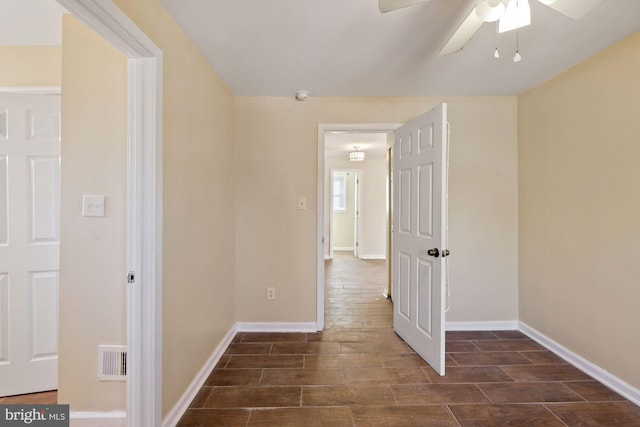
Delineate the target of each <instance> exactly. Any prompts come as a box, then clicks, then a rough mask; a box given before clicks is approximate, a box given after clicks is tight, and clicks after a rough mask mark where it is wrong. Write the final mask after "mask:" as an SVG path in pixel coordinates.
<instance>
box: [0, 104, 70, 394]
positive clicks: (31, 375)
mask: <svg viewBox="0 0 640 427" xmlns="http://www.w3.org/2000/svg"><path fill="white" fill-rule="evenodd" d="M59 205H60V96H59V95H28V94H0V378H2V380H1V381H0V396H7V395H14V394H23V393H32V392H37V391H44V390H52V389H56V388H57V386H58V283H59V271H58V270H59V252H60V213H59V212H60V207H59Z"/></svg>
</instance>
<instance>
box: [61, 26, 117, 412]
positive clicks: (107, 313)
mask: <svg viewBox="0 0 640 427" xmlns="http://www.w3.org/2000/svg"><path fill="white" fill-rule="evenodd" d="M62 43H63V46H64V48H63V50H62V66H63V70H62V88H63V93H64V96H63V97H62V117H63V120H62V171H61V181H62V191H61V203H60V217H61V238H60V242H61V244H60V311H59V313H60V320H59V322H60V323H59V325H60V326H59V328H60V359H59V374H58V376H59V386H58V390H59V391H58V392H59V395H58V400H59V402H61V403H69V404H71V410H72V411H89V410H91V411H108V410H116V409H124V408H125V383H124V382H100V381H99V380H98V378H97V372H98V344H115V345H124V344H126V331H125V330H126V323H125V315H126V310H125V307H126V306H125V298H126V294H125V292H126V289H125V286H126V283H125V281H124V280H123V277H124V275H125V271H126V264H125V262H126V260H125V238H126V235H125V228H126V222H125V221H126V211H125V208H126V205H125V204H126V171H127V170H126V159H127V155H126V147H127V105H126V103H127V62H126V57H125V56H124V55H122V54H121V53H120V52H119V51H117V50H115V49H114V48H113V47H111V46H110V45H109V44H108V43H106V42H105V41H104V40H102V39H101V38H100V37H98V36H97V35H95V33H93V32H92V31H91V30H89V29H88V28H87V27H85V26H84V24H82V23H80V22H79V21H78V20H77V19H75V18H74V17H72V16H70V15H65V17H64V19H63V31H62ZM88 106H90V107H89V108H88ZM83 194H104V195H105V196H106V215H105V217H104V218H88V217H82V195H83Z"/></svg>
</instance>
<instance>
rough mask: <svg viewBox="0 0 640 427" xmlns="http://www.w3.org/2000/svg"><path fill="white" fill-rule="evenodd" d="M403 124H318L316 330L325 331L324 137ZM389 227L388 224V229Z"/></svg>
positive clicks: (385, 129)
mask: <svg viewBox="0 0 640 427" xmlns="http://www.w3.org/2000/svg"><path fill="white" fill-rule="evenodd" d="M400 126H402V123H357V124H353V123H351V124H339V123H320V124H318V181H317V182H318V188H317V197H318V200H317V216H316V218H317V224H316V229H317V232H318V234H317V237H316V330H318V331H321V330H322V329H324V206H325V205H324V204H325V200H324V190H325V188H324V181H325V179H326V178H325V174H324V164H325V162H324V147H325V143H324V135H325V132H380V133H385V132H393V131H394V130H396V129H397V128H399V127H400ZM388 227H389V225H388V224H387V228H388Z"/></svg>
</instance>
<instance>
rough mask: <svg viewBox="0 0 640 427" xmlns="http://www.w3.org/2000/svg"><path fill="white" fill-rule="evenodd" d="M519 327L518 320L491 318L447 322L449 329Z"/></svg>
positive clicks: (507, 328) (506, 329)
mask: <svg viewBox="0 0 640 427" xmlns="http://www.w3.org/2000/svg"><path fill="white" fill-rule="evenodd" d="M516 329H518V321H517V320H489V321H478V322H446V323H445V330H447V331H512V330H516Z"/></svg>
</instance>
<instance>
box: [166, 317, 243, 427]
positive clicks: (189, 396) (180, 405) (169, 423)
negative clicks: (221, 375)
mask: <svg viewBox="0 0 640 427" xmlns="http://www.w3.org/2000/svg"><path fill="white" fill-rule="evenodd" d="M237 332H238V324H237V323H236V324H235V325H233V326H232V327H231V329H229V331H228V332H227V333H226V335H225V336H224V338H222V341H220V344H218V346H217V347H216V348H215V349H214V350H213V353H211V356H209V359H207V361H206V363H205V364H204V366H202V368H201V369H200V371H199V372H198V374H197V375H196V376H195V378H194V379H193V381H191V384H189V387H187V389H186V390H185V392H184V393H183V394H182V396H181V397H180V399H178V401H177V402H176V404H175V405H173V408H171V411H169V413H168V414H167V416H166V417H165V418H164V421H163V422H162V426H163V427H174V426H175V425H177V424H178V422H179V421H180V418H182V416H183V415H184V414H185V412H187V409H189V405H190V404H191V402H193V399H195V398H196V395H197V394H198V392H199V391H200V389H201V388H202V386H203V385H204V382H205V381H206V380H207V378H209V374H211V371H213V368H215V367H216V365H217V364H218V362H219V361H220V358H222V355H223V354H224V352H225V351H227V348H228V347H229V345H230V344H231V341H233V338H234V337H235V336H236V333H237Z"/></svg>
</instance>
